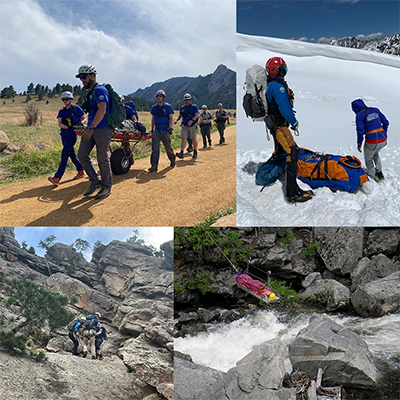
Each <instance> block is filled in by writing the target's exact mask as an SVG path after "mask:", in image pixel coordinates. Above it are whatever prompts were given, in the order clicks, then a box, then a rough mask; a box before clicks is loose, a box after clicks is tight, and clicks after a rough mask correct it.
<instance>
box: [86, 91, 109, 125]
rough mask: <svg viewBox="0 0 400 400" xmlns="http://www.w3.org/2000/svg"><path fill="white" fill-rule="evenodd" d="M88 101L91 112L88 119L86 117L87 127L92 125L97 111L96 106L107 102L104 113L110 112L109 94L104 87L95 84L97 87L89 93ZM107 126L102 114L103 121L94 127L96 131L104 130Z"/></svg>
mask: <svg viewBox="0 0 400 400" xmlns="http://www.w3.org/2000/svg"><path fill="white" fill-rule="evenodd" d="M89 100H90V108H91V110H90V112H89V117H88V126H89V125H92V122H93V120H94V117H95V115H96V113H97V110H98V107H97V105H98V104H100V103H104V102H107V107H106V113H109V112H110V94H109V93H108V90H107V89H106V88H105V87H104V86H101V85H99V84H97V86H95V89H94V90H93V91H92V92H91V94H90V97H89ZM107 125H108V121H107V117H106V115H105V114H104V117H103V119H102V120H101V121H100V123H99V124H98V125H97V126H96V128H98V129H100V128H104V127H106V126H107Z"/></svg>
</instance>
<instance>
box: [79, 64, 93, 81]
mask: <svg viewBox="0 0 400 400" xmlns="http://www.w3.org/2000/svg"><path fill="white" fill-rule="evenodd" d="M82 74H88V75H89V74H95V75H97V71H96V68H95V67H94V66H93V65H81V66H80V67H79V68H78V74H77V75H75V78H79V77H80V75H82Z"/></svg>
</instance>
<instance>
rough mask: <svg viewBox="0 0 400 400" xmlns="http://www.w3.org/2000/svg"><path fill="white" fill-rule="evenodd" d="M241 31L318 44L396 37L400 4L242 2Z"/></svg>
mask: <svg viewBox="0 0 400 400" xmlns="http://www.w3.org/2000/svg"><path fill="white" fill-rule="evenodd" d="M237 31H238V32H239V33H245V34H249V35H255V36H270V37H277V38H282V39H296V40H307V41H311V42H314V43H318V41H319V40H320V43H324V42H325V40H324V38H329V39H330V38H331V37H336V38H343V37H346V36H355V37H357V36H358V38H359V39H368V38H376V37H381V36H385V35H393V34H395V33H399V32H400V2H399V1H398V0H390V1H385V0H383V1H376V0H321V1H320V0H311V1H302V0H299V1H296V0H281V1H276V0H274V1H271V0H238V1H237ZM312 39H313V40H312ZM321 39H322V40H321Z"/></svg>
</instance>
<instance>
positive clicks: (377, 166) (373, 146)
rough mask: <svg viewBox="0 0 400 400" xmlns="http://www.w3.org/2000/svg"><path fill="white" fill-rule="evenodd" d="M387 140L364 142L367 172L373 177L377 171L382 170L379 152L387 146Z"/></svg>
mask: <svg viewBox="0 0 400 400" xmlns="http://www.w3.org/2000/svg"><path fill="white" fill-rule="evenodd" d="M386 143H387V140H385V141H384V142H381V143H364V160H365V166H366V167H367V174H368V176H369V177H371V178H372V179H373V178H374V177H375V175H376V173H377V172H382V162H381V159H380V157H379V152H380V151H381V150H382V149H383V148H384V147H385V146H386Z"/></svg>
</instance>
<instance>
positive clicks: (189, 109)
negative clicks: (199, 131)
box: [179, 104, 200, 126]
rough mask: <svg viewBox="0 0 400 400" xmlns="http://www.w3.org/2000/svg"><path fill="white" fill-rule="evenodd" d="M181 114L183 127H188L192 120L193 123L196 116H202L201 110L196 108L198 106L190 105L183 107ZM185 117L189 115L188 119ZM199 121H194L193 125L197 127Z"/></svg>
mask: <svg viewBox="0 0 400 400" xmlns="http://www.w3.org/2000/svg"><path fill="white" fill-rule="evenodd" d="M179 113H180V114H181V115H182V123H183V125H187V124H188V122H189V121H190V120H192V121H193V117H194V116H195V114H200V113H199V108H198V107H197V106H196V104H190V105H188V106H182V107H181V109H180V111H179ZM184 115H188V117H185V116H184ZM196 124H197V121H193V124H192V126H193V125H196Z"/></svg>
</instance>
